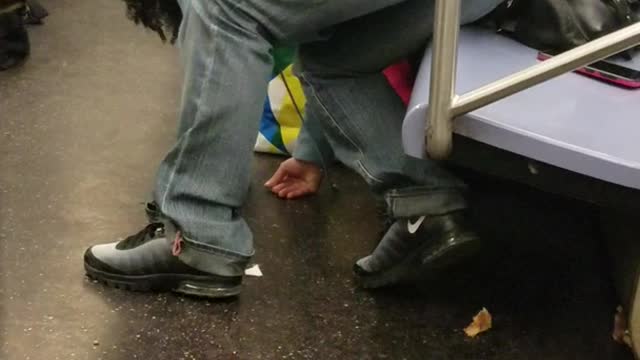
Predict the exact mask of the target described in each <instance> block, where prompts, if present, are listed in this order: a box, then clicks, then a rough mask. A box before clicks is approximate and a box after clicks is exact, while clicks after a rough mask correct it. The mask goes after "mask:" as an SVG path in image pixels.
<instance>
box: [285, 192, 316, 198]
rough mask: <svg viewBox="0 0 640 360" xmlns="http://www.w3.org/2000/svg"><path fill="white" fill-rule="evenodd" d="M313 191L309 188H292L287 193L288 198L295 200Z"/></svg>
mask: <svg viewBox="0 0 640 360" xmlns="http://www.w3.org/2000/svg"><path fill="white" fill-rule="evenodd" d="M311 193H312V191H309V190H292V191H291V192H289V193H288V194H287V199H289V200H293V199H297V198H301V197H303V196H306V195H309V194H311Z"/></svg>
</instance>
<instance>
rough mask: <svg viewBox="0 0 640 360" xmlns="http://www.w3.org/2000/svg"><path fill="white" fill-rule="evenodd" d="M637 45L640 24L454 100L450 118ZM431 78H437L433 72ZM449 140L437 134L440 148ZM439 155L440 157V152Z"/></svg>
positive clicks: (439, 118) (436, 118)
mask: <svg viewBox="0 0 640 360" xmlns="http://www.w3.org/2000/svg"><path fill="white" fill-rule="evenodd" d="M447 1H449V0H447ZM449 41H451V40H449ZM638 44H640V23H637V24H635V25H630V26H627V27H626V28H624V29H622V30H618V31H616V32H614V33H611V34H609V35H606V36H604V37H601V38H599V39H597V40H593V41H591V42H589V43H587V44H585V45H582V46H579V47H577V48H575V49H572V50H569V51H567V52H565V53H563V54H560V55H558V56H555V57H553V58H551V59H549V60H546V61H544V62H541V63H540V64H537V65H534V66H532V67H530V68H528V69H525V70H523V71H520V72H518V73H516V74H513V75H510V76H507V77H505V78H503V79H501V80H498V81H496V82H493V83H491V84H489V85H486V86H483V87H481V88H479V89H476V90H473V91H471V92H469V93H467V94H464V95H462V96H459V97H457V98H456V99H455V101H454V104H453V109H452V110H451V113H450V114H449V115H450V116H451V117H452V118H454V117H456V116H460V115H463V114H466V113H468V112H471V111H474V110H476V109H478V108H481V107H483V106H485V105H489V104H491V103H494V102H496V101H498V100H500V99H503V98H505V97H507V96H510V95H513V94H515V93H517V92H520V91H522V90H525V89H528V88H530V87H532V86H535V85H538V84H540V83H541V82H544V81H546V80H549V79H551V78H554V77H556V76H558V75H562V74H564V73H567V72H569V71H572V70H575V69H577V68H580V67H583V66H586V65H588V64H591V63H594V62H596V61H598V60H601V59H604V58H606V57H609V56H611V55H613V54H616V53H618V52H620V51H623V50H626V49H628V48H630V47H633V46H636V45H638ZM431 76H432V78H433V76H434V75H433V70H432V75H431ZM431 83H432V88H431V89H432V90H433V81H432V82H431ZM431 120H432V121H434V120H435V121H436V122H438V121H447V122H450V120H449V119H446V120H445V117H444V116H442V117H433V116H432V117H431ZM450 138H451V136H450V135H449V136H448V137H447V136H444V135H439V133H438V136H437V139H438V140H437V141H436V142H442V143H440V144H437V146H438V148H439V147H446V144H445V142H446V141H449V140H448V139H450ZM437 155H440V153H438V154H437Z"/></svg>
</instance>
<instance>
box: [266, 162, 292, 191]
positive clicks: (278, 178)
mask: <svg viewBox="0 0 640 360" xmlns="http://www.w3.org/2000/svg"><path fill="white" fill-rule="evenodd" d="M283 164H284V163H283ZM283 164H280V166H279V167H278V170H276V172H275V173H274V174H273V176H272V177H271V179H269V180H267V182H266V183H265V184H264V186H266V187H268V188H270V189H271V188H273V187H274V186H275V185H277V184H280V183H281V182H282V181H283V180H284V179H286V177H287V170H286V169H285V167H284V166H283Z"/></svg>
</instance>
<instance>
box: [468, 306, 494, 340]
mask: <svg viewBox="0 0 640 360" xmlns="http://www.w3.org/2000/svg"><path fill="white" fill-rule="evenodd" d="M491 325H492V319H491V314H490V313H489V311H488V310H487V309H485V308H482V310H481V311H480V312H479V313H478V315H476V316H474V317H473V322H471V324H469V326H467V327H466V328H465V329H464V332H465V334H467V336H468V337H471V338H473V337H476V336H478V334H480V333H483V332H485V331H487V330H489V329H491Z"/></svg>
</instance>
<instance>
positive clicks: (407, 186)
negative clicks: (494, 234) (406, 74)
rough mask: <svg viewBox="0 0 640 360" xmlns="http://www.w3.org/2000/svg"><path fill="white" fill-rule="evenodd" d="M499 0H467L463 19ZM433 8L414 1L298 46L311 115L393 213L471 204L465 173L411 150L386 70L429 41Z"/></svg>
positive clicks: (337, 151) (405, 214) (439, 210)
mask: <svg viewBox="0 0 640 360" xmlns="http://www.w3.org/2000/svg"><path fill="white" fill-rule="evenodd" d="M499 3H500V1H499V0H466V1H463V3H462V7H463V8H462V9H463V10H462V21H463V23H467V22H471V21H474V20H476V19H478V18H479V17H481V16H483V15H485V14H487V13H488V12H490V11H491V10H492V9H493V8H494V7H495V6H497V4H499ZM433 11H434V2H433V1H425V0H411V1H407V2H404V3H402V4H399V5H396V6H393V7H390V8H387V9H384V10H382V11H379V12H377V13H374V14H370V15H367V16H364V17H361V18H359V19H355V20H353V21H350V22H347V23H345V24H342V25H340V26H338V27H337V28H336V29H335V32H334V33H333V35H332V36H331V37H330V38H328V39H327V40H325V41H316V42H313V43H308V44H305V45H303V46H302V47H301V48H300V51H299V66H298V73H299V75H300V76H301V78H302V80H303V84H304V89H305V94H306V96H307V105H306V111H307V117H309V118H312V117H313V118H317V119H318V120H319V121H320V122H322V124H323V129H324V132H325V135H326V136H327V138H328V140H329V142H330V143H331V146H332V148H333V150H334V152H335V155H336V156H337V158H338V159H339V160H340V161H341V162H343V163H345V164H346V165H348V166H350V167H351V168H353V169H354V170H355V171H357V172H358V173H359V174H360V175H361V176H363V178H364V179H365V180H366V181H367V183H368V184H369V185H370V186H371V188H372V189H373V191H374V192H375V193H377V194H379V195H382V196H384V197H385V200H386V202H387V205H388V207H389V211H390V214H391V215H392V216H393V217H411V216H416V215H439V214H443V213H447V212H451V211H455V210H460V209H463V208H465V207H466V202H465V199H464V196H463V195H462V191H463V190H464V189H465V185H464V184H463V183H462V182H461V181H460V180H458V179H457V178H455V177H454V176H452V175H451V174H449V173H448V172H447V171H445V170H443V169H442V168H441V167H439V166H438V164H437V163H435V162H434V161H431V160H428V159H417V158H413V157H409V156H407V155H405V153H404V151H403V148H402V142H401V125H402V119H403V117H404V114H405V108H404V106H403V104H402V102H401V100H400V99H399V98H398V96H397V95H396V94H395V92H394V91H393V90H392V88H391V87H390V86H389V84H388V82H387V81H386V79H385V78H384V76H383V75H382V74H381V70H382V69H383V68H385V67H386V66H388V65H389V64H391V63H393V62H395V61H397V60H398V59H401V58H403V57H406V56H407V55H409V54H411V53H412V52H414V51H416V50H417V49H419V48H420V47H422V46H424V45H425V44H426V42H427V41H428V38H429V37H430V34H431V32H432V27H433Z"/></svg>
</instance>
